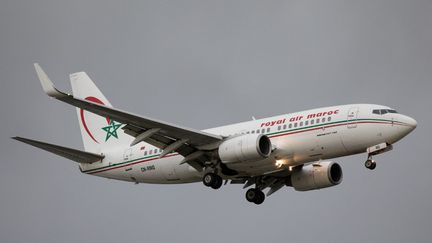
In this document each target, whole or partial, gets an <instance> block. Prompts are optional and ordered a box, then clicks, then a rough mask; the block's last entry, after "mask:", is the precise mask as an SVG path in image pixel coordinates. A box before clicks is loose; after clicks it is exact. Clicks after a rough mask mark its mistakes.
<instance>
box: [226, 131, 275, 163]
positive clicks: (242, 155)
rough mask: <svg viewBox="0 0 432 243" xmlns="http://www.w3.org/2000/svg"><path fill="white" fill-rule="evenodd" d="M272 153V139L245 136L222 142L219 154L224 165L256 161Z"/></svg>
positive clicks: (261, 135)
mask: <svg viewBox="0 0 432 243" xmlns="http://www.w3.org/2000/svg"><path fill="white" fill-rule="evenodd" d="M271 151H272V145H271V141H270V139H269V138H268V137H267V136H266V135H263V134H245V135H241V136H238V137H234V138H231V139H228V140H226V141H224V142H222V143H221V144H220V145H219V149H218V154H219V158H220V159H221V161H222V162H223V163H236V162H246V161H256V160H261V159H264V158H267V157H268V156H269V155H270V153H271Z"/></svg>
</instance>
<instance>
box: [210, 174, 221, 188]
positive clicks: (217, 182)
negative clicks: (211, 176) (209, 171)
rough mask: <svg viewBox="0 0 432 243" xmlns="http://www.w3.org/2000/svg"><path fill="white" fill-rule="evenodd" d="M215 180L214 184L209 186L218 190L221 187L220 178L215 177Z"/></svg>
mask: <svg viewBox="0 0 432 243" xmlns="http://www.w3.org/2000/svg"><path fill="white" fill-rule="evenodd" d="M215 178H216V180H215V181H214V183H213V184H212V185H211V186H210V187H211V188H213V189H215V190H216V189H219V188H221V186H222V177H220V176H218V175H216V176H215Z"/></svg>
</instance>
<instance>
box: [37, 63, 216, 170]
mask: <svg viewBox="0 0 432 243" xmlns="http://www.w3.org/2000/svg"><path fill="white" fill-rule="evenodd" d="M34 65H35V69H36V72H37V75H38V77H39V79H40V82H41V84H42V88H43V89H44V91H45V93H46V94H47V95H49V96H50V97H53V98H55V99H57V100H60V101H63V102H65V103H68V104H70V105H73V106H75V107H79V108H82V109H84V110H87V111H89V112H92V113H95V114H97V115H100V116H103V117H110V118H111V119H113V120H115V121H117V122H120V123H123V124H126V126H124V127H123V128H122V129H124V130H125V132H126V133H127V134H129V135H131V136H134V137H135V140H134V141H133V142H132V144H131V146H132V145H135V144H137V143H139V142H141V141H144V142H147V143H150V144H152V145H154V146H156V147H158V148H161V149H164V152H163V153H162V154H161V157H163V156H165V155H166V154H168V153H170V152H178V153H179V154H181V155H183V156H184V157H185V159H184V160H183V161H182V163H186V162H187V163H189V164H191V165H192V166H193V167H194V168H196V169H198V168H199V167H200V166H198V165H197V164H196V163H193V161H195V162H198V164H201V166H202V164H203V163H204V162H205V161H206V159H205V158H203V155H205V154H203V153H202V151H201V150H206V149H214V148H217V146H218V145H219V143H220V142H221V141H222V139H223V138H222V137H221V136H218V135H214V134H209V133H205V132H202V131H199V130H195V129H191V128H185V127H182V126H178V125H174V124H171V123H168V122H163V121H160V120H156V119H152V118H149V117H143V116H139V115H135V114H132V113H128V112H125V111H121V110H118V109H114V108H111V107H107V106H104V105H100V104H97V103H94V102H91V101H87V100H82V99H78V98H75V97H73V95H71V94H66V93H64V92H61V91H59V90H58V89H57V88H56V87H55V86H54V84H53V83H52V81H51V80H50V79H49V78H48V76H47V75H46V73H45V72H44V71H43V70H42V68H41V67H40V66H39V65H38V64H37V63H35V64H34ZM200 169H201V168H200Z"/></svg>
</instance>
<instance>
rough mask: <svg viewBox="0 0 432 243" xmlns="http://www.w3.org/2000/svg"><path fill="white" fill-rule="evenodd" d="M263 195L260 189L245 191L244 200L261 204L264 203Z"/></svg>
mask: <svg viewBox="0 0 432 243" xmlns="http://www.w3.org/2000/svg"><path fill="white" fill-rule="evenodd" d="M264 199H265V195H264V192H262V191H261V190H260V189H257V188H251V189H249V190H247V191H246V200H248V201H249V202H253V203H255V204H261V203H263V202H264Z"/></svg>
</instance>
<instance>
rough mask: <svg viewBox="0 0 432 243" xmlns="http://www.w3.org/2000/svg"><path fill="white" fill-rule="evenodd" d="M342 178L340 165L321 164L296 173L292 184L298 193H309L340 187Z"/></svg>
mask: <svg viewBox="0 0 432 243" xmlns="http://www.w3.org/2000/svg"><path fill="white" fill-rule="evenodd" d="M342 177H343V176H342V168H341V166H340V165H339V164H338V163H335V162H321V163H317V164H311V165H306V166H303V168H301V170H298V171H294V172H293V173H292V174H291V181H290V182H291V186H293V187H294V189H295V190H296V191H309V190H316V189H321V188H326V187H331V186H335V185H338V184H339V183H341V182H342Z"/></svg>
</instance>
